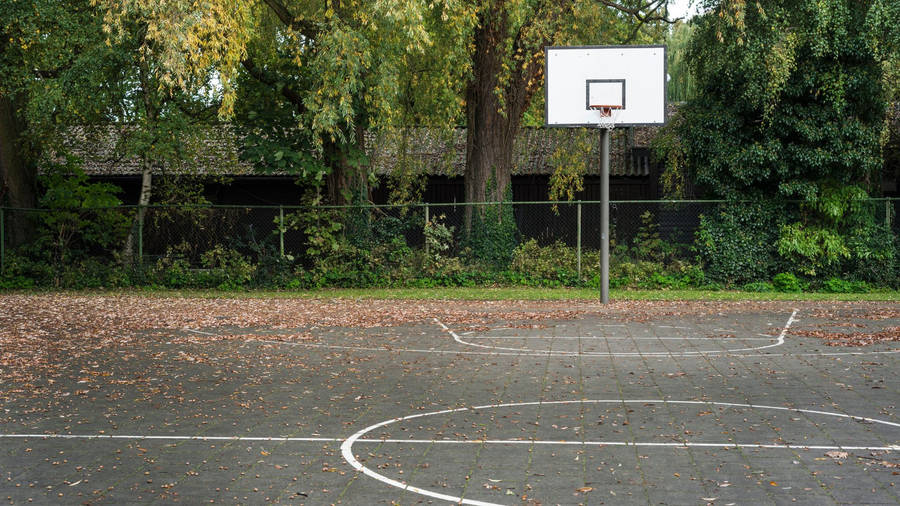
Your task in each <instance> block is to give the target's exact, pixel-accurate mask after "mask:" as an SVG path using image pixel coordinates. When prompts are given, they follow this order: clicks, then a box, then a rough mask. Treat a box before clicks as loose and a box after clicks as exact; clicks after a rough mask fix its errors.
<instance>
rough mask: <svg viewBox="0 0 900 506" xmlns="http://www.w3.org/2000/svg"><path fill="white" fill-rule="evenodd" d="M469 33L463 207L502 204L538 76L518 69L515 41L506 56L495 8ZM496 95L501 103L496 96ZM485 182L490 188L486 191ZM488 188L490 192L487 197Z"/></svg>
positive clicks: (535, 69)
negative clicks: (472, 35)
mask: <svg viewBox="0 0 900 506" xmlns="http://www.w3.org/2000/svg"><path fill="white" fill-rule="evenodd" d="M479 21H480V23H479V27H478V28H477V29H476V31H475V52H474V55H473V60H472V71H473V75H472V81H471V82H470V83H469V86H468V89H467V90H466V128H467V130H466V170H465V191H466V194H465V196H466V202H485V201H497V202H499V201H502V200H503V198H504V195H505V194H506V191H507V188H508V187H509V185H510V184H511V175H512V169H513V150H514V147H515V141H516V137H517V136H518V134H519V128H520V126H521V122H522V115H523V114H524V113H525V109H526V108H527V107H528V104H529V102H530V100H531V95H532V93H533V92H534V89H535V88H536V86H535V82H536V81H537V77H538V76H539V75H540V73H541V71H542V67H541V66H540V65H537V64H536V62H533V61H532V62H531V64H530V65H523V61H530V60H528V51H523V50H522V48H521V46H520V44H521V43H522V40H521V38H520V37H516V38H515V42H514V44H513V46H512V52H510V51H509V50H508V49H507V44H506V43H505V40H504V39H505V38H506V37H507V35H508V33H509V20H508V16H507V14H506V10H505V8H504V7H503V6H502V5H500V6H497V7H496V8H495V9H493V10H492V11H488V12H485V13H482V14H481V19H480V20H479ZM504 64H507V65H512V66H513V69H512V72H511V73H510V76H509V81H508V82H507V83H505V86H503V88H501V83H500V75H501V74H502V73H503V72H504ZM498 90H501V91H502V94H503V95H502V98H503V100H502V101H501V97H500V96H499V95H498V93H497V91H498ZM488 182H492V184H491V185H488ZM488 186H490V187H491V188H492V190H493V191H492V192H490V193H489V192H488V191H487V188H488ZM471 220H472V207H471V206H469V207H467V208H466V231H467V232H468V231H469V230H470V229H471V223H472V221H471Z"/></svg>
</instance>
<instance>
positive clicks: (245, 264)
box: [201, 244, 256, 290]
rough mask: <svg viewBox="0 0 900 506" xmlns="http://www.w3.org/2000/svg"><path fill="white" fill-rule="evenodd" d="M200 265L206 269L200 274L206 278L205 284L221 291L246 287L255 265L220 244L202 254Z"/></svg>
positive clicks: (254, 270) (235, 251) (251, 277)
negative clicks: (206, 270)
mask: <svg viewBox="0 0 900 506" xmlns="http://www.w3.org/2000/svg"><path fill="white" fill-rule="evenodd" d="M201 263H202V265H203V267H204V268H206V269H208V272H206V273H203V274H202V275H203V276H206V277H207V279H208V281H207V282H208V283H210V284H213V285H214V286H216V288H219V289H221V290H234V289H237V288H241V287H243V286H245V285H247V284H248V283H249V282H250V280H251V279H253V275H254V273H255V272H256V265H254V264H251V263H250V262H249V261H247V259H246V258H244V256H243V255H241V254H240V253H239V252H238V251H237V250H234V249H231V248H226V247H224V246H222V245H221V244H218V245H216V247H215V248H213V249H211V250H209V251H207V252H205V253H203V255H202V256H201Z"/></svg>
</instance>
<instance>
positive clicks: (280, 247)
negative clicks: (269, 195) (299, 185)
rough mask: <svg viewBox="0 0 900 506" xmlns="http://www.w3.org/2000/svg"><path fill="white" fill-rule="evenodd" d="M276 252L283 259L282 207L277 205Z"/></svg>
mask: <svg viewBox="0 0 900 506" xmlns="http://www.w3.org/2000/svg"><path fill="white" fill-rule="evenodd" d="M278 251H279V252H281V256H282V257H284V207H282V206H281V205H280V204H279V205H278Z"/></svg>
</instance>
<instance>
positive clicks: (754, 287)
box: [742, 281, 775, 293]
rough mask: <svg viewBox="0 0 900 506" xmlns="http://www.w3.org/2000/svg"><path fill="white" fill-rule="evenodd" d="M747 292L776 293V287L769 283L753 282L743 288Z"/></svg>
mask: <svg viewBox="0 0 900 506" xmlns="http://www.w3.org/2000/svg"><path fill="white" fill-rule="evenodd" d="M742 289H743V290H744V291H745V292H757V293H770V292H774V291H775V286H774V285H773V284H772V283H769V282H768V281H753V282H751V283H747V284H746V285H744V286H743V287H742Z"/></svg>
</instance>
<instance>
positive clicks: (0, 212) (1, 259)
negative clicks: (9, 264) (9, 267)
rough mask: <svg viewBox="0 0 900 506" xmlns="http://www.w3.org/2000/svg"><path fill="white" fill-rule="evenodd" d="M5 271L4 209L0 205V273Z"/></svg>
mask: <svg viewBox="0 0 900 506" xmlns="http://www.w3.org/2000/svg"><path fill="white" fill-rule="evenodd" d="M4 272H6V209H5V208H2V207H0V275H2V274H3V273H4Z"/></svg>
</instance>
